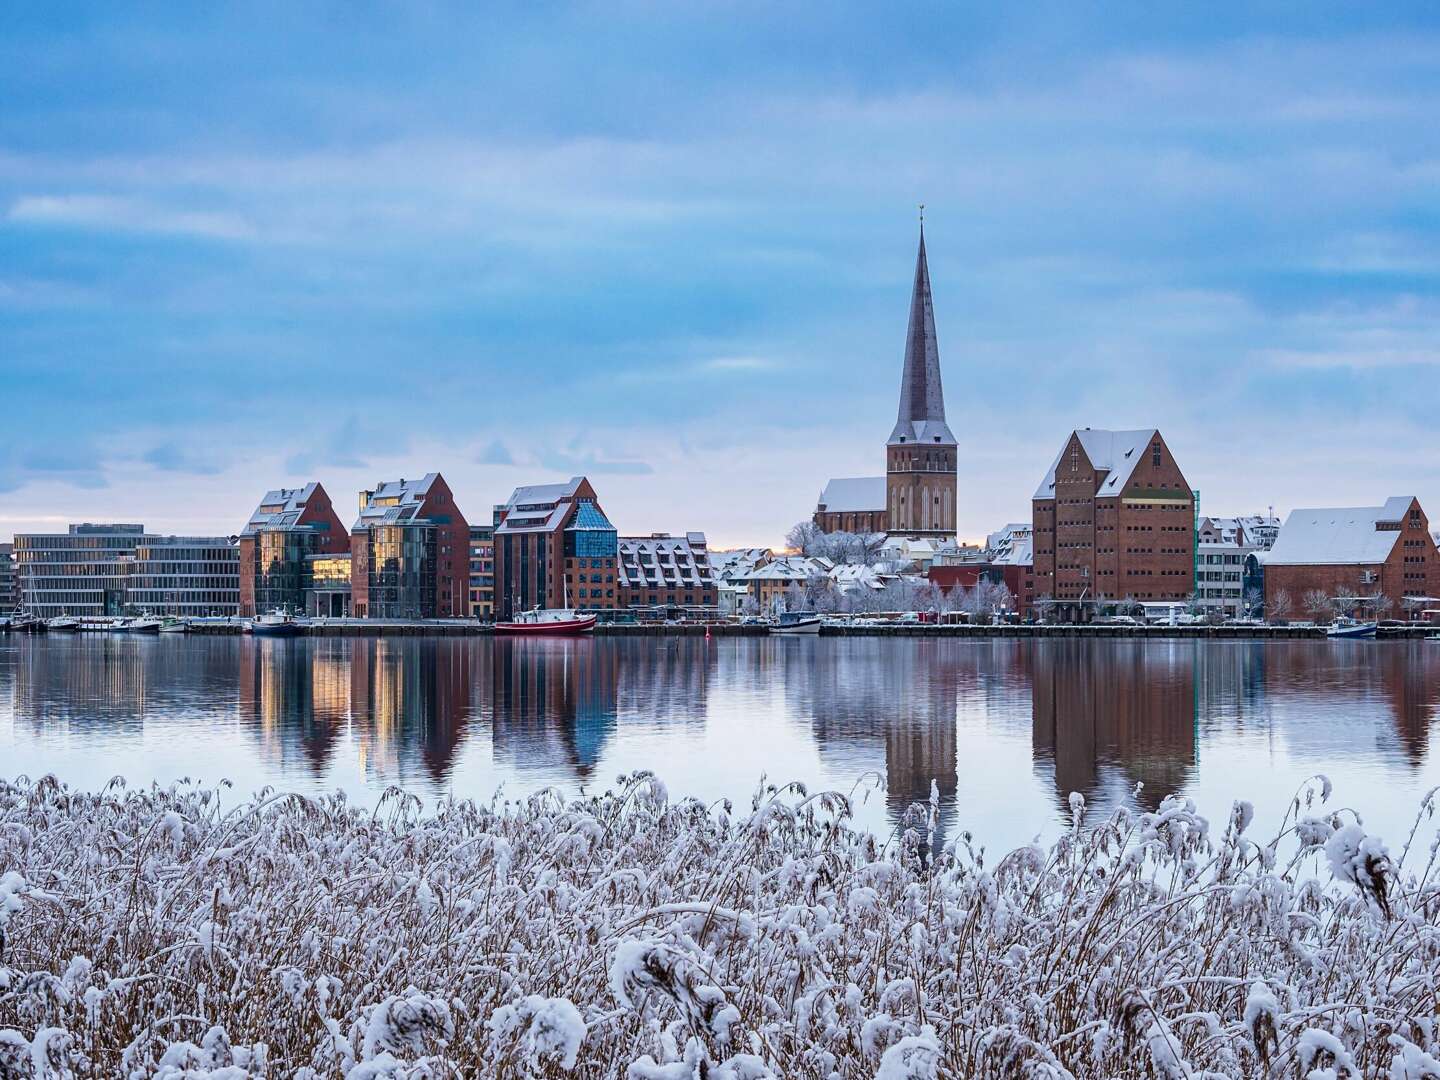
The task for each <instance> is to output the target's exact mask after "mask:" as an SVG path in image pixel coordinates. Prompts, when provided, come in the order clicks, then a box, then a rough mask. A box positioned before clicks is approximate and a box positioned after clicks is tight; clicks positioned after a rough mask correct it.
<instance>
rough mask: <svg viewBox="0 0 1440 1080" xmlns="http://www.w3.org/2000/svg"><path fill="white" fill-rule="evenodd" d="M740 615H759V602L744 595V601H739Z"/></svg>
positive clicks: (747, 594) (748, 595)
mask: <svg viewBox="0 0 1440 1080" xmlns="http://www.w3.org/2000/svg"><path fill="white" fill-rule="evenodd" d="M740 614H741V615H759V614H760V601H759V600H756V599H755V597H753V596H751V595H750V594H749V593H746V594H745V597H744V599H742V600H741V601H740Z"/></svg>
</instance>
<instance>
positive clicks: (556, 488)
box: [495, 476, 614, 536]
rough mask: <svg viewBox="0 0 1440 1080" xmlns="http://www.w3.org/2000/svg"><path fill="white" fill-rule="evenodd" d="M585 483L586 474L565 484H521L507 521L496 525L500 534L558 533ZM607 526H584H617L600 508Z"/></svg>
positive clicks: (508, 504) (512, 498) (512, 497)
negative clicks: (611, 522)
mask: <svg viewBox="0 0 1440 1080" xmlns="http://www.w3.org/2000/svg"><path fill="white" fill-rule="evenodd" d="M584 482H585V478H584V477H583V476H572V477H571V478H570V479H569V480H567V481H565V482H564V483H563V484H531V485H529V486H527V487H517V488H516V489H515V490H514V491H513V492H511V493H510V499H509V501H508V502H506V503H505V505H504V507H503V509H504V510H505V520H504V521H502V522H501V523H500V524H499V525H497V526H495V533H496V535H497V536H498V535H500V534H502V533H528V532H554V531H555V530H556V529H558V528H559V527H560V523H561V522H563V521H564V520H565V515H566V514H568V513H569V512H570V506H571V504H572V503H573V502H574V501H575V497H576V495H577V493H578V492H579V490H580V485H581V484H583V483H584ZM595 509H596V513H597V515H598V516H599V518H600V519H601V520H604V524H603V525H589V526H581V527H582V528H598V529H610V530H613V529H614V526H612V525H611V524H610V522H609V521H608V520H605V516H604V514H602V513H600V512H599V507H598V506H597V507H596V508H595Z"/></svg>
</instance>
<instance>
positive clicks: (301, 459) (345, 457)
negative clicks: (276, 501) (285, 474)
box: [285, 416, 406, 475]
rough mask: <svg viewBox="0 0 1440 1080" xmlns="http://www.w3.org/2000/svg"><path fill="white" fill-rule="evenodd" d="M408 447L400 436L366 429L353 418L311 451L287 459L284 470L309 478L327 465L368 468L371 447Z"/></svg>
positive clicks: (315, 445)
mask: <svg viewBox="0 0 1440 1080" xmlns="http://www.w3.org/2000/svg"><path fill="white" fill-rule="evenodd" d="M405 445H406V440H405V438H404V437H403V436H401V435H400V434H399V433H397V432H395V431H393V430H391V431H383V430H380V429H378V428H375V429H369V428H366V427H365V426H364V425H362V424H361V423H360V421H359V420H358V419H357V418H356V417H354V416H351V417H349V418H347V419H346V420H345V422H344V423H342V424H341V425H340V426H339V427H338V428H336V429H335V430H334V431H332V432H331V433H330V434H329V435H327V436H325V437H323V438H322V439H320V440H319V441H318V442H316V443H314V444H313V445H312V446H310V447H309V448H308V449H304V450H298V451H296V452H295V453H293V454H291V455H290V456H289V457H287V458H286V459H285V468H286V469H288V470H289V471H290V472H291V473H292V474H294V475H301V474H304V475H308V474H310V473H311V472H313V471H314V470H316V469H318V468H321V467H325V466H329V467H332V468H336V469H363V468H366V467H367V466H368V465H369V457H368V454H367V453H366V451H368V450H370V449H371V448H373V447H377V446H384V447H385V449H386V450H387V451H391V452H399V451H402V450H403V449H404V448H405Z"/></svg>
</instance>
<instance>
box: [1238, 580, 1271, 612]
mask: <svg viewBox="0 0 1440 1080" xmlns="http://www.w3.org/2000/svg"><path fill="white" fill-rule="evenodd" d="M1241 603H1242V604H1243V607H1244V612H1245V614H1246V615H1247V616H1249V617H1250V618H1254V617H1255V616H1256V615H1258V614H1259V613H1260V612H1261V611H1262V610H1264V607H1265V594H1264V593H1263V592H1261V591H1260V590H1259V589H1257V588H1256V587H1255V586H1254V585H1252V586H1250V588H1248V589H1246V590H1245V595H1244V596H1243V597H1242V598H1241Z"/></svg>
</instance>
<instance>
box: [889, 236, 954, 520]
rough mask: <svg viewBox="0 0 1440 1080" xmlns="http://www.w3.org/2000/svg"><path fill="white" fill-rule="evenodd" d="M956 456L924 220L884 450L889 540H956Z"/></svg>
mask: <svg viewBox="0 0 1440 1080" xmlns="http://www.w3.org/2000/svg"><path fill="white" fill-rule="evenodd" d="M956 454H957V447H956V444H955V436H954V435H952V434H951V433H950V427H949V425H948V424H946V423H945V394H944V391H942V390H941V388H940V347H939V345H938V344H936V341H935V309H934V305H933V304H932V302H931V299H930V266H929V264H928V263H927V262H926V260H925V219H924V217H923V216H922V217H921V219H920V252H919V254H918V255H917V256H916V259H915V285H914V289H913V291H912V292H911V294H910V329H909V332H908V333H907V334H906V336H905V371H904V373H903V374H902V375H901V377H900V415H899V416H898V418H897V419H896V421H895V430H894V431H892V432H891V433H890V439H889V441H888V442H887V443H886V444H885V498H886V504H885V506H886V511H887V515H888V520H889V530H888V531H889V533H890V535H891V536H905V537H917V538H918V537H930V538H934V539H946V540H953V539H954V538H955V513H956V508H955V496H956V486H955V471H956V460H955V458H956Z"/></svg>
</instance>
